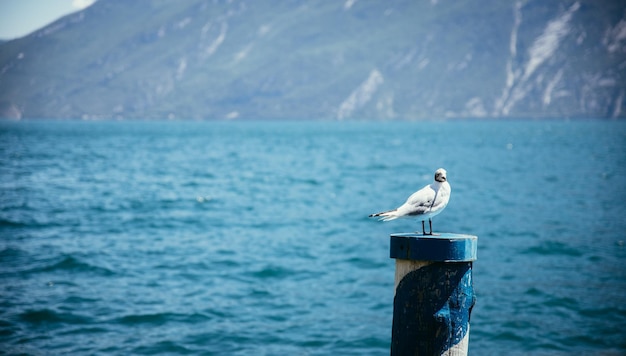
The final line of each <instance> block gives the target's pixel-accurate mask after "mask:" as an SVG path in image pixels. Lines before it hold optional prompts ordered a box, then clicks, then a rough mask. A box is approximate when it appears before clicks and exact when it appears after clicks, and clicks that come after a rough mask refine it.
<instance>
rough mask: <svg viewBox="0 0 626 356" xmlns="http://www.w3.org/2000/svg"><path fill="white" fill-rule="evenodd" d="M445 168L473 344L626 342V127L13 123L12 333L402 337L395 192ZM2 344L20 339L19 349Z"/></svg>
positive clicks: (332, 344)
mask: <svg viewBox="0 0 626 356" xmlns="http://www.w3.org/2000/svg"><path fill="white" fill-rule="evenodd" d="M439 167H444V168H446V169H447V171H448V179H449V182H450V184H451V186H452V197H451V200H450V204H449V205H448V207H447V209H446V210H445V211H444V212H443V213H441V214H440V215H439V216H437V217H436V218H435V219H434V220H433V228H434V230H435V231H440V232H454V233H464V234H472V235H477V236H478V260H477V261H476V262H475V263H474V287H475V292H476V295H477V302H476V306H475V308H474V310H473V314H472V320H471V331H470V354H474V355H499V354H502V353H503V351H504V350H506V351H507V353H508V354H513V355H515V354H520V355H521V354H533V355H559V354H563V355H565V354H601V355H619V354H624V353H625V352H626V331H624V330H625V329H624V326H625V325H626V268H625V267H624V262H625V261H626V218H625V217H626V203H625V202H626V125H625V124H624V123H616V122H603V121H598V122H591V121H590V122H556V121H549V122H531V121H528V122H526V121H519V122H506V123H503V122H487V121H485V122H481V121H478V122H441V123H439V122H428V123H356V122H352V123H337V122H329V123H324V122H321V123H320V122H304V123H302V122H299V123H284V122H282V123H281V122H262V123H256V122H245V123H239V122H237V123H235V122H229V123H215V122H156V123H155V122H39V121H36V122H33V121H26V122H3V123H0V343H1V344H0V350H3V352H4V353H7V354H20V353H24V354H34V355H40V354H63V353H69V354H79V355H80V354H83V355H93V354H118V355H128V354H151V355H152V354H226V355H243V354H246V355H248V354H256V355H263V354H266V355H286V354H298V355H306V354H310V355H330V354H333V355H381V354H388V352H389V345H390V334H391V316H392V303H393V283H394V281H393V278H394V261H393V260H391V259H389V255H388V254H389V234H390V233H394V232H411V231H416V230H419V229H421V224H420V223H419V222H418V221H412V220H399V221H393V222H387V223H382V222H378V221H376V220H372V219H368V218H367V215H368V214H370V213H373V212H377V211H381V210H384V209H389V208H394V207H396V206H397V205H399V204H401V203H402V202H404V199H405V198H406V197H407V196H408V195H409V194H410V193H412V192H413V191H414V190H416V189H418V188H421V187H422V186H424V185H425V184H427V183H430V181H431V180H432V175H433V172H434V171H435V169H437V168H439ZM0 353H1V352H0Z"/></svg>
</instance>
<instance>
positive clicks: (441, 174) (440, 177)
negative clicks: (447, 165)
mask: <svg viewBox="0 0 626 356" xmlns="http://www.w3.org/2000/svg"><path fill="white" fill-rule="evenodd" d="M446 174H447V172H446V170H445V169H443V168H439V169H438V170H436V171H435V181H437V182H439V183H443V182H445V181H447V180H448V177H447V176H446Z"/></svg>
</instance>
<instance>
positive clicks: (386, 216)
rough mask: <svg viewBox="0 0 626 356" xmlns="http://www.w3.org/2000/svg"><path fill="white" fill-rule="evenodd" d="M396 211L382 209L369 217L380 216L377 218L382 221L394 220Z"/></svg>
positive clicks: (396, 216)
mask: <svg viewBox="0 0 626 356" xmlns="http://www.w3.org/2000/svg"><path fill="white" fill-rule="evenodd" d="M397 212H398V211H397V210H389V211H384V212H382V213H376V214H372V215H370V216H369V217H370V218H375V217H378V218H380V219H378V220H382V221H389V220H395V219H397V218H398V215H397V214H396V213H397Z"/></svg>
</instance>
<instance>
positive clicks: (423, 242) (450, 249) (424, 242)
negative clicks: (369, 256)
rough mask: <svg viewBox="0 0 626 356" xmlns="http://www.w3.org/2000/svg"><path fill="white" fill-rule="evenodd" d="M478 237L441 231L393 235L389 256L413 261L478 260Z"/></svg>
mask: <svg viewBox="0 0 626 356" xmlns="http://www.w3.org/2000/svg"><path fill="white" fill-rule="evenodd" d="M477 244H478V237H476V236H473V235H463V234H452V233H441V234H438V235H422V234H416V233H399V234H392V235H391V245H390V249H389V257H391V258H395V259H402V260H411V261H432V262H471V261H475V260H476V251H477V250H478V249H477Z"/></svg>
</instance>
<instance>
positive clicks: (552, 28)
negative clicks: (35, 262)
mask: <svg viewBox="0 0 626 356" xmlns="http://www.w3.org/2000/svg"><path fill="white" fill-rule="evenodd" d="M59 3H61V2H59ZM10 4H13V5H11V6H15V5H14V4H15V3H10V2H4V3H3V5H2V6H3V7H4V8H5V9H8V11H6V12H5V13H4V14H3V16H4V17H8V18H11V19H13V18H17V17H19V16H20V15H18V14H19V12H18V10H19V8H15V9H16V10H12V9H14V7H10ZM24 4H28V2H24ZM42 4H43V3H42ZM64 4H65V5H64V6H65V7H64V9H65V10H67V9H68V6H71V5H72V3H70V2H65V3H64ZM87 4H88V3H86V2H80V3H74V6H85V5H87ZM22 6H26V5H22ZM31 6H34V5H31ZM39 6H43V5H39ZM35 9H36V8H35V7H31V11H33V12H34V11H35ZM60 9H61V8H59V10H60ZM13 11H15V15H12V12H13ZM39 11H46V9H45V8H41V9H38V10H37V12H38V13H39ZM625 11H626V5H624V3H623V2H621V1H609V0H602V1H591V0H588V1H584V0H581V1H572V0H563V1H549V2H544V1H538V0H527V1H499V0H498V1H496V0H484V1H480V2H478V3H457V2H452V1H446V0H438V1H435V0H431V1H397V2H393V3H389V2H384V1H363V0H348V1H329V2H302V1H281V2H278V3H276V2H270V1H237V0H234V1H217V0H216V1H201V0H185V1H176V2H174V1H162V0H155V1H146V2H127V1H119V0H100V1H97V2H95V3H94V4H93V5H91V6H89V7H87V8H85V9H83V10H80V11H78V12H75V13H71V14H69V15H67V16H65V17H62V18H61V19H59V20H58V21H55V22H53V23H50V24H49V25H46V26H45V27H43V28H41V29H39V30H36V31H34V32H32V33H30V34H29V35H27V36H25V37H21V38H18V39H15V40H12V41H8V42H4V43H2V44H0V116H2V117H8V118H63V119H67V118H79V119H108V118H115V119H198V120H203V119H288V120H296V119H298V120H299V119H338V120H344V119H376V120H418V119H441V118H563V117H567V118H623V117H625V116H626V110H625V104H624V103H625V101H624V98H625V93H626V91H625V88H626V82H625V78H624V73H625V69H626V57H625V54H626V17H625V16H626V15H625V14H626V12H625ZM14 16H15V17H14ZM55 16H56V15H55ZM6 26H11V25H10V23H7V24H6ZM7 36H8V35H7Z"/></svg>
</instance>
